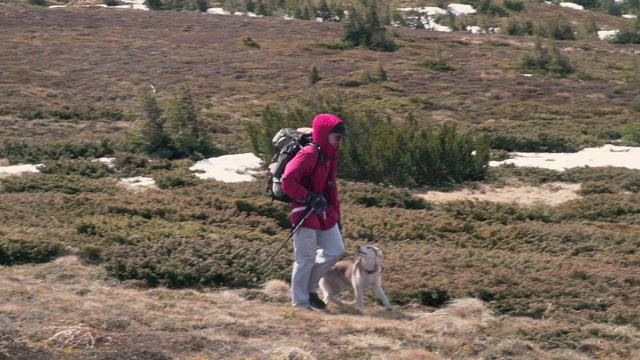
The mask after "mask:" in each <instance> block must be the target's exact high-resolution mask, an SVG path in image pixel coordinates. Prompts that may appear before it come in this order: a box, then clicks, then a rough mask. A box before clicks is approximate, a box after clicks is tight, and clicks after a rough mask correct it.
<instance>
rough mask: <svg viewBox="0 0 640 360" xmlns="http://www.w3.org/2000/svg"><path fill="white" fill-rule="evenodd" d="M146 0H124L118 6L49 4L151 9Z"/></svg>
mask: <svg viewBox="0 0 640 360" xmlns="http://www.w3.org/2000/svg"><path fill="white" fill-rule="evenodd" d="M144 2H145V0H126V1H122V5H116V6H107V5H105V4H96V5H77V4H76V5H71V4H68V5H51V6H49V7H50V8H63V7H68V6H71V7H73V6H81V7H92V6H95V7H103V8H107V9H109V8H112V9H132V10H149V8H148V7H147V5H145V4H144Z"/></svg>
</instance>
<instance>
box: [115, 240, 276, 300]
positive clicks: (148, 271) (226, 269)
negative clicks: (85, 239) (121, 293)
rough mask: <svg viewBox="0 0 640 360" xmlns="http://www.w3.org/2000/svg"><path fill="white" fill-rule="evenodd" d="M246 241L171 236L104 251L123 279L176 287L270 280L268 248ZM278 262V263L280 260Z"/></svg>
mask: <svg viewBox="0 0 640 360" xmlns="http://www.w3.org/2000/svg"><path fill="white" fill-rule="evenodd" d="M256 246H260V247H264V244H255V243H252V242H249V241H242V240H238V239H236V240H221V239H210V238H200V239H191V238H170V239H165V240H161V241H157V242H142V243H139V244H137V245H134V246H131V245H121V246H115V247H113V248H112V249H111V250H110V251H109V252H108V253H106V254H104V257H105V263H106V269H107V271H108V273H109V274H111V275H113V276H115V277H117V278H118V279H121V280H126V279H141V280H146V281H147V282H148V283H149V284H151V285H162V286H167V287H171V288H176V287H186V286H188V287H202V286H221V287H222V286H224V287H255V286H258V285H260V284H261V283H262V282H264V281H265V280H266V276H267V274H269V270H268V269H267V268H266V267H265V261H266V257H267V253H268V251H256ZM276 264H277V263H276Z"/></svg>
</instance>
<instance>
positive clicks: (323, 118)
mask: <svg viewBox="0 0 640 360" xmlns="http://www.w3.org/2000/svg"><path fill="white" fill-rule="evenodd" d="M341 122H343V121H342V120H341V119H340V118H338V117H337V116H335V115H331V114H319V115H316V117H315V118H313V135H312V136H313V141H314V142H315V143H316V144H318V145H320V148H321V149H322V152H323V153H324V156H325V157H327V158H331V157H334V156H335V155H336V153H337V150H338V149H336V148H335V147H334V146H333V145H331V144H329V134H330V133H331V129H333V127H334V126H336V125H338V124H339V123H341Z"/></svg>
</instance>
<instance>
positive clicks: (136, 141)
mask: <svg viewBox="0 0 640 360" xmlns="http://www.w3.org/2000/svg"><path fill="white" fill-rule="evenodd" d="M138 98H139V102H140V113H141V115H140V118H141V123H140V125H139V127H138V131H137V133H136V134H134V135H133V136H132V137H131V140H130V142H131V144H132V145H133V146H134V147H135V148H136V149H138V150H140V151H142V152H144V153H146V154H148V155H152V156H156V157H161V158H168V159H181V158H192V159H202V158H204V157H206V156H214V155H219V154H221V151H220V150H219V149H217V148H216V147H215V146H214V145H213V144H212V143H211V141H210V140H209V138H208V137H207V135H206V129H205V128H204V125H203V123H202V121H201V120H200V119H199V118H198V111H197V108H196V105H195V102H194V100H193V96H192V94H191V89H190V88H189V86H188V85H187V84H183V85H181V86H180V87H179V88H178V90H176V92H175V93H174V94H173V97H172V98H171V99H170V100H169V104H168V106H167V109H166V111H165V112H164V115H162V114H163V112H162V111H161V109H160V108H159V107H158V105H157V103H156V100H155V95H153V94H152V93H150V92H149V91H146V90H141V91H139V92H138Z"/></svg>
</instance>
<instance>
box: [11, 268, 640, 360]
mask: <svg viewBox="0 0 640 360" xmlns="http://www.w3.org/2000/svg"><path fill="white" fill-rule="evenodd" d="M0 287H2V289H3V290H4V291H3V292H2V293H0V303H1V304H2V306H1V307H0V329H2V330H0V355H6V356H8V357H9V358H11V359H14V358H15V359H22V358H26V357H27V356H29V354H32V353H33V351H38V352H39V353H41V354H45V355H46V358H47V359H67V358H68V356H69V354H71V353H72V354H73V358H74V359H89V358H95V357H96V356H98V357H99V356H106V355H107V354H110V355H109V356H113V357H114V358H132V357H133V356H138V357H137V358H139V359H155V358H166V357H170V358H174V359H220V358H237V359H303V360H310V359H349V358H380V359H425V360H436V359H451V358H455V359H477V358H488V357H494V358H495V357H497V358H503V357H509V358H512V359H531V358H537V359H554V358H558V356H561V357H562V358H565V359H592V358H606V357H604V356H605V355H606V354H609V355H612V354H617V356H618V358H621V359H633V358H634V356H637V355H639V354H640V353H639V352H638V349H637V347H628V348H627V349H624V344H625V343H626V344H629V342H631V343H632V342H633V341H635V342H636V343H637V341H639V340H640V333H639V332H638V330H637V329H634V328H631V327H617V326H611V325H598V324H591V325H588V326H587V328H586V329H585V330H584V331H586V332H591V333H596V332H599V333H602V334H608V336H607V337H602V338H600V339H594V338H585V339H584V340H576V341H577V342H576V347H575V348H573V349H569V348H566V347H563V348H557V349H543V348H541V347H540V344H539V343H537V341H536V340H535V337H532V336H528V335H527V334H529V333H536V331H537V333H539V334H544V333H545V332H548V333H552V332H554V331H561V330H562V329H567V328H570V327H572V326H573V325H571V324H570V323H567V322H556V321H554V320H532V319H526V318H511V317H506V316H496V315H493V314H492V313H491V311H489V309H488V308H487V306H486V304H484V303H483V302H482V301H480V300H477V299H472V298H462V299H456V300H453V301H452V302H451V303H449V304H448V305H447V306H445V307H443V308H441V309H438V310H436V311H433V309H429V308H426V307H420V306H415V305H409V306H405V307H399V308H398V310H396V311H394V312H392V313H386V312H384V311H382V310H383V309H382V308H379V307H378V306H377V305H371V306H368V307H367V308H366V309H365V311H364V313H363V314H360V315H349V314H341V313H338V312H335V311H333V310H330V311H329V312H315V311H295V310H292V309H291V308H290V307H289V305H288V303H281V302H278V301H275V302H274V301H272V300H270V299H269V297H270V296H273V294H281V293H283V292H284V293H286V295H287V296H288V290H286V289H285V284H284V283H282V282H279V281H270V282H268V283H267V284H266V285H265V287H264V289H261V290H248V289H247V290H242V289H241V290H220V291H212V292H198V291H194V290H168V289H164V288H155V289H128V288H125V287H124V285H123V284H121V283H119V282H115V281H113V280H110V279H109V278H107V277H105V275H104V273H103V271H102V270H101V269H100V268H99V267H94V266H88V265H83V264H81V263H80V262H79V261H78V260H77V258H75V257H73V256H67V257H63V258H59V259H57V260H55V261H53V262H51V263H47V264H41V265H19V266H13V267H0ZM256 292H259V293H264V294H265V296H262V297H256V296H255V293H256ZM267 295H268V296H267ZM249 299H253V300H249ZM18 324H19V326H18ZM78 324H80V325H78ZM536 329H537V330H536ZM542 330H544V331H542ZM622 339H624V341H623V340H622ZM145 354H146V355H145ZM154 356H155V357H154Z"/></svg>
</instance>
